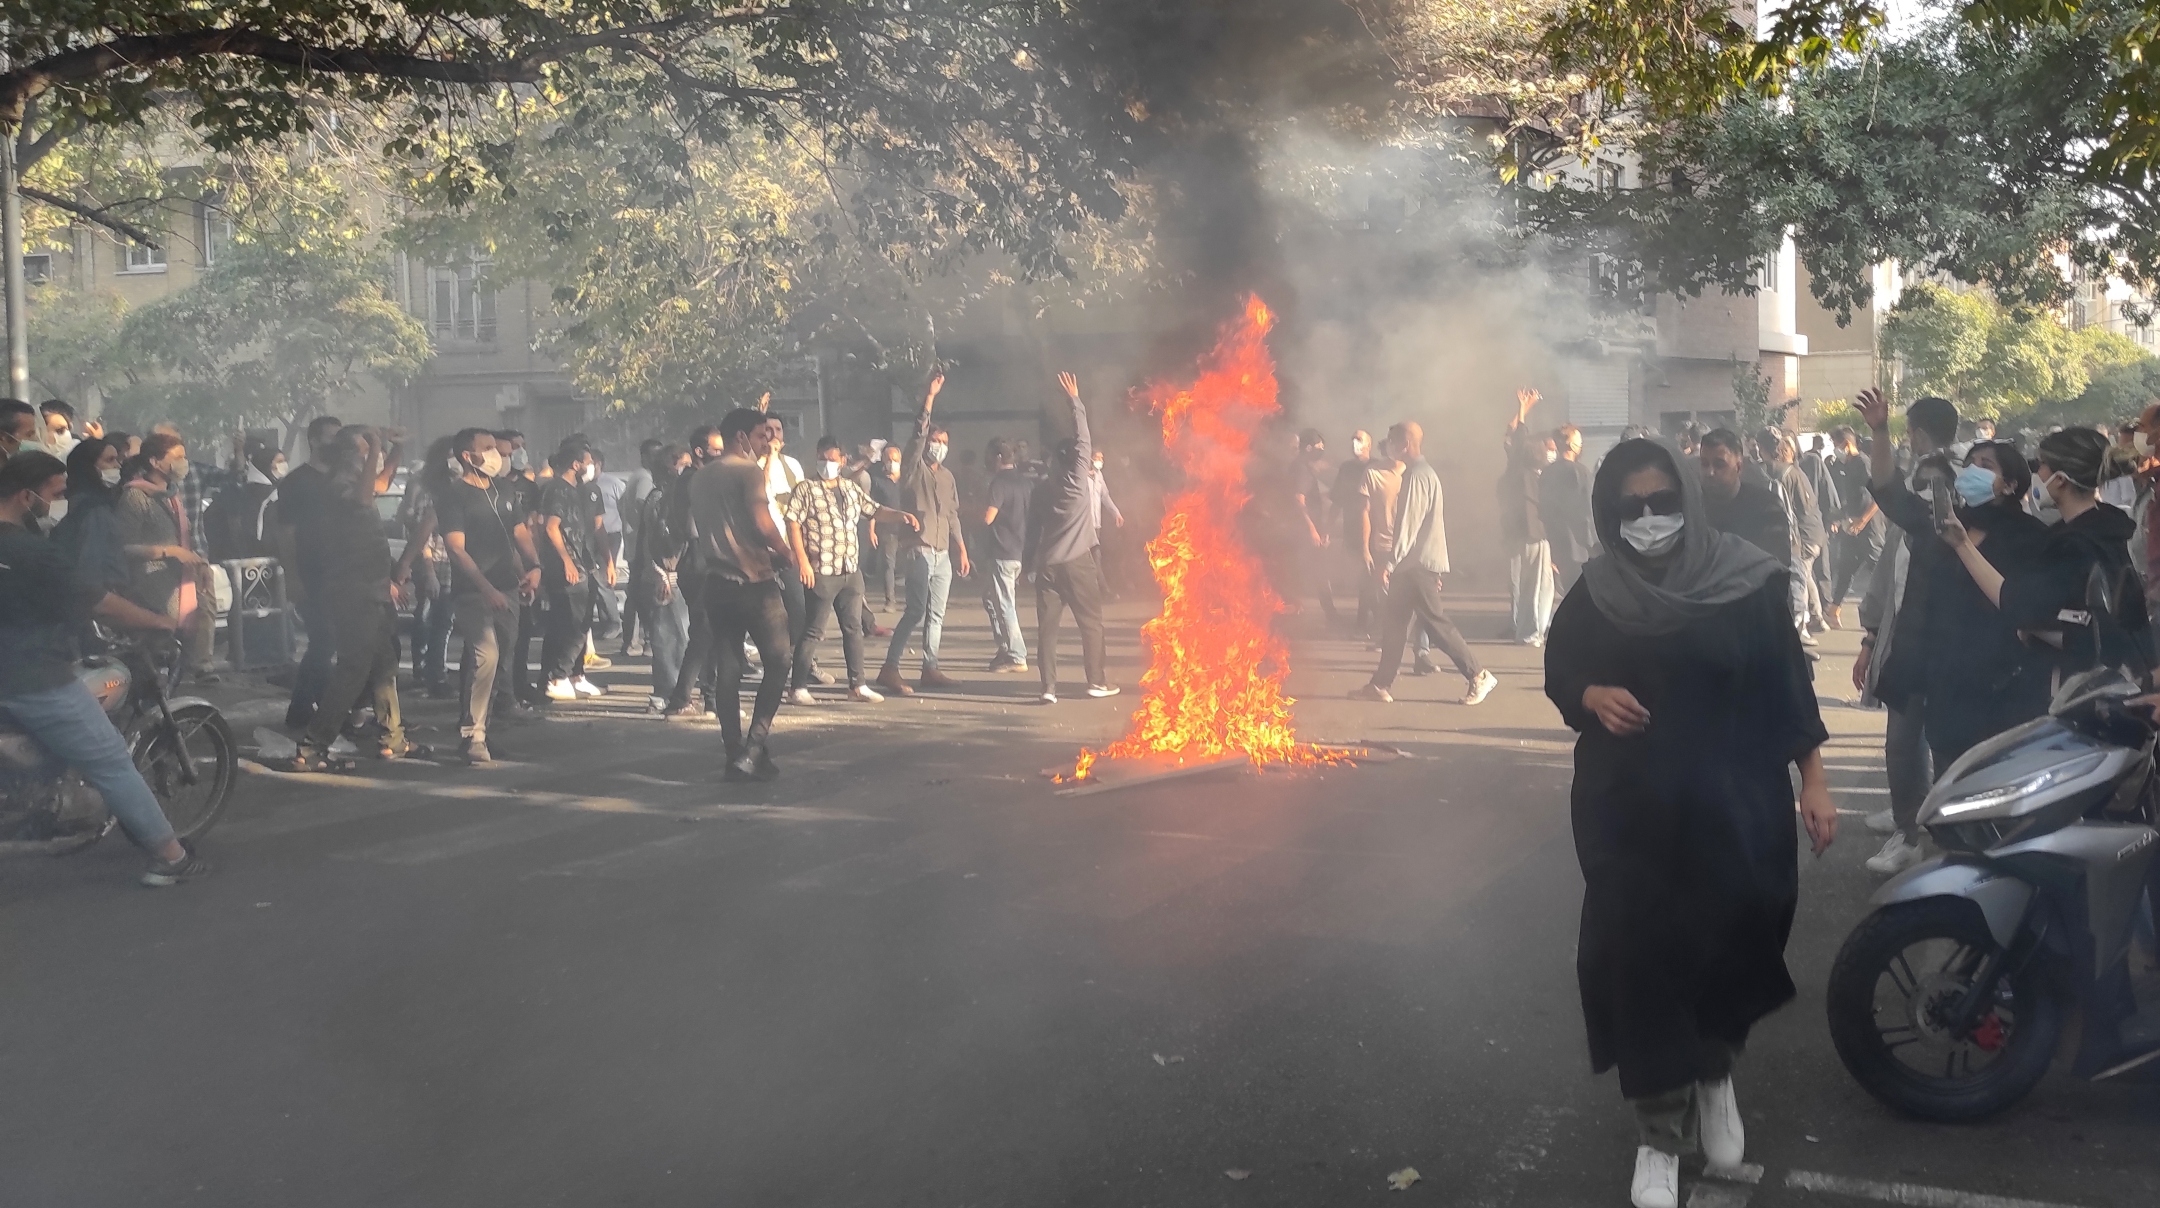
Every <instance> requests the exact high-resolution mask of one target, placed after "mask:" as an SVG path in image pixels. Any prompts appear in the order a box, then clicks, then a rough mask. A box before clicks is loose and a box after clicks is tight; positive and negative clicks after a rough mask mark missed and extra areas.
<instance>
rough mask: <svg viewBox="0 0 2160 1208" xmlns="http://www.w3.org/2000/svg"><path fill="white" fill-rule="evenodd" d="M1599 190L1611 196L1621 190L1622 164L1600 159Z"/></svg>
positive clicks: (1598, 167)
mask: <svg viewBox="0 0 2160 1208" xmlns="http://www.w3.org/2000/svg"><path fill="white" fill-rule="evenodd" d="M1597 190H1598V192H1600V193H1603V194H1606V195H1607V196H1610V195H1612V194H1614V193H1618V192H1619V191H1620V165H1619V164H1611V163H1606V162H1605V161H1603V160H1600V161H1598V165H1597Z"/></svg>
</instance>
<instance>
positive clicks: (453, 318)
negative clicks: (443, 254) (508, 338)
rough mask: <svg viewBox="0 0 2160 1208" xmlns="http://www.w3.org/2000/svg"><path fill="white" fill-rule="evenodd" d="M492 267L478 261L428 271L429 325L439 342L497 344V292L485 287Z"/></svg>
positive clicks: (483, 261)
mask: <svg viewBox="0 0 2160 1208" xmlns="http://www.w3.org/2000/svg"><path fill="white" fill-rule="evenodd" d="M490 267H492V266H491V265H489V264H488V262H487V261H485V260H474V261H467V262H466V263H464V264H458V265H450V266H446V267H436V268H431V269H429V270H428V285H429V288H428V315H429V319H428V322H429V327H430V328H431V329H432V330H433V331H434V333H435V338H436V339H437V340H442V341H457V342H461V343H467V344H492V343H494V342H495V291H494V290H493V289H489V288H486V287H485V278H486V276H487V272H488V269H489V268H490Z"/></svg>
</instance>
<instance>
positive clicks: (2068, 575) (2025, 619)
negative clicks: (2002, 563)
mask: <svg viewBox="0 0 2160 1208" xmlns="http://www.w3.org/2000/svg"><path fill="white" fill-rule="evenodd" d="M2136 531H2137V525H2136V524H2135V523H2134V522H2133V521H2132V520H2131V519H2130V517H2129V516H2128V515H2126V514H2124V512H2123V511H2122V509H2121V508H2118V507H2115V506H2113V505H2112V504H2105V503H2103V504H2098V505H2095V506H2094V507H2092V508H2089V509H2087V510H2086V511H2085V512H2084V513H2083V514H2082V515H2080V516H2079V517H2078V518H2077V519H2075V520H2069V521H2065V522H2063V523H2061V524H2057V525H2055V526H2053V527H2051V528H2049V529H2048V531H2047V540H2046V541H2045V543H2043V544H2042V546H2041V548H2040V551H2039V555H2038V557H2037V558H2036V559H2035V561H2034V563H2033V565H2032V566H2031V567H2030V568H2029V569H2027V570H2026V571H2025V572H2023V573H2021V574H2017V575H2011V574H2008V573H2005V574H2004V575H2003V589H2002V612H2003V616H2004V617H2005V618H2006V619H2007V620H2008V621H2009V622H2010V623H2011V624H2012V625H2014V626H2016V627H2017V628H2018V629H2020V630H2023V631H2026V632H2029V633H2033V634H2036V635H2055V636H2056V637H2057V638H2058V639H2059V640H2060V641H2061V643H2062V645H2061V647H2060V649H2059V651H2058V652H2057V655H2056V665H2057V667H2058V668H2059V669H2060V670H2061V671H2062V673H2063V674H2064V675H2072V674H2075V673H2077V672H2080V671H2087V670H2090V669H2092V668H2093V667H2097V666H2103V665H2104V666H2110V667H2116V666H2127V667H2129V668H2130V669H2131V670H2132V671H2134V672H2137V673H2138V674H2140V675H2142V674H2145V673H2148V672H2150V671H2151V670H2152V668H2153V635H2152V620H2151V618H2150V617H2149V616H2148V615H2147V614H2146V611H2145V584H2144V580H2143V578H2142V577H2140V576H2139V574H2138V572H2137V568H2136V567H2135V566H2133V565H2132V564H2131V561H2130V545H2129V542H2130V537H2131V534H2132V533H2134V532H2136ZM2096 566H2097V567H2099V568H2100V569H2101V571H2102V573H2103V574H2105V575H2106V576H2107V577H2108V578H2109V579H2110V580H2111V581H2112V582H2113V583H2114V584H2115V586H2116V592H2117V602H2116V613H2117V615H2116V617H2115V618H2105V617H2094V616H2091V615H2090V614H2089V613H2088V611H2087V608H2086V602H2087V601H2086V583H2087V580H2088V579H2089V577H2090V575H2091V572H2092V570H2093V568H2094V567H2096ZM2048 645H2049V646H2050V647H2053V645H2054V642H2053V641H2048Z"/></svg>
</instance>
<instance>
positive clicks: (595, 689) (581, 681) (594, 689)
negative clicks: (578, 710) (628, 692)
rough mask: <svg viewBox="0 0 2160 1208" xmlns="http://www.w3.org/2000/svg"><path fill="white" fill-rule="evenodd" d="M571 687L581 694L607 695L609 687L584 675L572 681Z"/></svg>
mask: <svg viewBox="0 0 2160 1208" xmlns="http://www.w3.org/2000/svg"><path fill="white" fill-rule="evenodd" d="M570 688H571V690H572V691H574V692H576V693H577V694H578V695H579V696H606V695H607V689H606V688H605V687H603V686H602V685H599V684H596V683H594V682H592V681H591V680H589V679H586V678H585V677H583V676H579V677H578V678H576V679H574V680H571V681H570Z"/></svg>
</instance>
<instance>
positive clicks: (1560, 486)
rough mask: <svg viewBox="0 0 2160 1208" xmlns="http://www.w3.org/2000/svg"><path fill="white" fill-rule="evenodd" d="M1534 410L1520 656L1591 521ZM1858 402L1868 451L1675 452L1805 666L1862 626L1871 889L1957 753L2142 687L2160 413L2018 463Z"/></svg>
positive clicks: (1541, 629) (1924, 407) (1728, 446)
mask: <svg viewBox="0 0 2160 1208" xmlns="http://www.w3.org/2000/svg"><path fill="white" fill-rule="evenodd" d="M1534 402H1535V396H1534V395H1529V394H1527V393H1526V395H1525V401H1524V405H1523V410H1522V412H1521V413H1520V415H1519V417H1518V420H1517V422H1516V424H1515V425H1514V427H1513V429H1512V430H1511V432H1510V436H1509V442H1508V468H1507V471H1506V473H1505V474H1504V475H1503V477H1502V480H1501V486H1500V495H1501V504H1502V517H1503V524H1504V526H1505V527H1506V530H1507V540H1508V543H1509V544H1508V546H1507V548H1508V550H1509V551H1510V554H1511V560H1512V561H1511V566H1512V569H1513V570H1514V571H1515V574H1514V576H1513V583H1512V587H1511V594H1512V598H1513V605H1514V607H1513V613H1512V616H1513V624H1514V635H1515V637H1516V638H1517V639H1518V640H1521V641H1525V642H1528V643H1531V644H1537V643H1539V642H1541V641H1542V640H1543V638H1544V636H1545V634H1546V632H1547V629H1548V627H1549V626H1550V624H1551V621H1552V617H1553V610H1554V606H1555V597H1556V596H1565V595H1566V594H1567V592H1568V590H1569V589H1570V587H1571V585H1572V583H1571V578H1572V574H1573V573H1574V572H1575V571H1576V570H1577V568H1579V567H1580V555H1581V552H1582V551H1583V550H1585V549H1586V548H1587V546H1586V544H1585V543H1586V541H1587V538H1588V536H1589V533H1588V528H1589V522H1590V508H1589V492H1588V486H1589V478H1590V474H1589V471H1588V469H1587V468H1584V467H1581V466H1579V465H1575V464H1574V463H1575V457H1574V455H1573V452H1572V450H1571V448H1570V446H1574V447H1575V448H1579V438H1578V437H1576V436H1575V434H1574V433H1573V432H1572V430H1570V429H1567V428H1562V429H1560V430H1559V431H1558V432H1551V431H1538V430H1532V429H1531V428H1529V427H1528V426H1527V424H1526V423H1525V422H1524V421H1526V420H1527V417H1528V415H1529V411H1530V406H1531V405H1532V404H1533V403H1534ZM1857 406H1858V409H1859V411H1860V414H1861V417H1862V419H1863V422H1864V425H1865V428H1866V432H1865V433H1864V434H1863V433H1861V432H1857V431H1855V430H1854V429H1853V428H1851V427H1838V428H1835V429H1833V430H1832V431H1831V432H1830V433H1828V435H1827V441H1825V438H1824V437H1823V436H1820V435H1817V436H1810V437H1807V438H1805V444H1806V446H1807V447H1803V443H1802V442H1803V438H1801V437H1799V436H1796V435H1795V434H1793V433H1791V432H1786V431H1781V430H1776V429H1771V430H1765V431H1762V432H1759V433H1747V434H1743V433H1739V432H1735V431H1733V430H1732V429H1729V428H1712V429H1708V430H1705V429H1703V428H1701V427H1699V426H1693V425H1691V426H1689V427H1687V428H1685V429H1683V430H1682V431H1681V432H1679V433H1677V434H1676V436H1675V438H1674V441H1673V443H1674V446H1675V448H1676V451H1677V452H1678V453H1679V454H1680V455H1681V457H1682V458H1683V459H1685V460H1687V461H1689V462H1691V463H1692V464H1693V466H1694V467H1695V468H1696V469H1697V470H1698V472H1699V478H1700V482H1701V486H1702V493H1703V503H1704V509H1705V513H1706V518H1707V519H1708V521H1709V523H1710V524H1711V525H1712V526H1714V527H1715V528H1716V529H1718V530H1719V531H1721V532H1725V533H1731V534H1733V535H1735V536H1738V537H1741V538H1743V539H1745V540H1746V541H1748V542H1749V543H1750V544H1752V545H1754V546H1756V547H1757V548H1759V549H1761V550H1762V551H1764V552H1765V553H1768V554H1770V555H1771V556H1772V557H1773V558H1775V559H1776V560H1777V561H1778V562H1779V563H1780V564H1781V565H1782V566H1784V567H1785V568H1786V570H1787V572H1788V574H1787V579H1786V582H1787V592H1788V606H1789V612H1790V615H1791V620H1792V623H1793V625H1794V626H1795V627H1796V628H1797V629H1798V630H1799V635H1800V641H1801V643H1802V644H1803V645H1804V646H1806V647H1809V648H1810V649H1809V650H1808V657H1809V658H1810V659H1814V658H1815V657H1816V652H1815V651H1814V649H1812V648H1813V647H1814V646H1815V645H1816V644H1817V638H1816V635H1818V634H1820V633H1822V632H1824V631H1825V630H1827V629H1836V628H1845V627H1847V626H1848V625H1851V624H1855V623H1856V624H1857V625H1858V627H1859V629H1860V630H1861V635H1862V636H1861V653H1860V658H1859V660H1858V662H1857V664H1856V665H1855V668H1854V672H1853V686H1854V689H1855V690H1856V691H1857V692H1858V693H1859V694H1860V698H1859V699H1860V701H1861V703H1863V704H1866V705H1868V706H1877V705H1879V706H1881V707H1882V708H1884V709H1885V710H1886V711H1887V725H1886V729H1885V735H1884V755H1885V763H1886V764H1887V768H1888V778H1889V798H1890V808H1889V809H1887V810H1882V811H1878V812H1876V813H1874V814H1872V815H1870V816H1869V818H1868V820H1867V821H1868V825H1869V827H1870V829H1872V830H1874V831H1875V832H1876V833H1878V834H1882V835H1885V836H1886V838H1885V841H1884V844H1883V847H1882V850H1881V851H1880V852H1878V853H1877V854H1876V855H1875V856H1873V857H1872V858H1870V859H1869V860H1868V867H1869V868H1870V869H1872V870H1873V871H1875V872H1878V873H1885V874H1887V873H1895V872H1898V871H1901V870H1903V869H1905V868H1908V867H1911V866H1912V865H1913V864H1916V863H1918V862H1919V861H1920V859H1921V858H1922V855H1923V850H1922V840H1923V835H1922V833H1921V831H1920V829H1919V827H1918V825H1917V821H1916V820H1917V816H1918V813H1919V809H1920V805H1921V803H1922V802H1923V800H1924V799H1925V798H1926V796H1927V791H1928V788H1929V786H1930V785H1931V784H1932V783H1933V781H1934V778H1935V776H1936V775H1937V774H1938V773H1940V772H1941V771H1943V770H1945V769H1947V768H1948V767H1949V766H1950V764H1951V763H1952V762H1954V761H1955V760H1956V759H1957V758H1958V757H1959V756H1961V755H1963V754H1964V753H1965V752H1966V751H1968V750H1970V749H1972V748H1973V747H1974V746H1975V745H1976V744H1978V743H1980V742H1982V741H1983V740H1985V739H1987V738H1989V737H1992V736H1993V735H1996V734H1999V733H2001V732H2003V731H2004V730H2007V729H2009V728H2011V727H2013V726H2016V725H2019V724H2021V723H2023V722H2026V721H2029V720H2031V719H2033V718H2035V717H2038V716H2040V715H2042V714H2043V713H2044V712H2045V711H2046V709H2047V704H2048V701H2049V699H2050V697H2051V696H2052V694H2053V690H2054V688H2055V687H2056V686H2057V685H2059V684H2060V683H2061V682H2062V680H2063V679H2064V678H2065V677H2066V676H2069V675H2073V674H2076V673H2078V672H2081V671H2084V670H2087V669H2089V668H2092V667H2095V666H2102V665H2105V666H2123V667H2128V668H2130V669H2131V670H2132V671H2133V672H2136V673H2140V674H2145V673H2149V672H2150V670H2151V668H2152V666H2153V662H2154V649H2153V637H2152V633H2151V628H2150V622H2149V613H2148V598H2147V592H2148V590H2149V589H2150V587H2151V585H2153V584H2156V583H2160V544H2156V542H2160V510H2156V509H2160V502H2156V495H2155V491H2154V485H2155V482H2156V481H2160V458H2156V456H2155V448H2154V442H2155V440H2156V439H2160V403H2156V404H2154V405H2153V406H2152V407H2148V408H2147V409H2146V411H2145V413H2144V414H2143V415H2141V416H2140V417H2139V418H2138V420H2137V421H2136V422H2135V423H2133V424H2126V425H2123V426H2122V427H2121V428H2120V429H2118V430H2116V431H2115V432H2113V433H2112V434H2111V433H2107V432H2102V431H2100V430H2098V429H2094V428H2083V427H2069V428H2062V429H2058V430H2056V431H2053V432H2050V433H2048V434H2046V435H2045V436H2040V437H2037V438H2033V439H2030V444H2031V447H2030V448H2027V447H2026V446H2025V444H2024V443H2021V442H2019V441H2017V440H2011V439H1998V437H1997V435H1996V430H1995V425H1994V424H1993V423H1992V422H1991V421H1988V420H1985V419H1983V420H1980V421H1978V422H1977V423H1973V424H1971V425H1969V426H1968V425H1966V424H1964V423H1962V422H1961V419H1960V416H1959V414H1958V410H1957V407H1956V405H1955V404H1953V403H1951V402H1950V401H1949V400H1947V399H1942V398H1923V399H1919V400H1917V401H1916V402H1914V403H1913V404H1912V405H1911V407H1910V408H1908V409H1907V411H1906V414H1905V421H1906V422H1905V436H1904V440H1903V442H1902V443H1900V442H1898V441H1897V440H1895V439H1893V437H1892V434H1891V431H1890V408H1889V405H1888V403H1887V402H1886V401H1885V400H1884V398H1883V397H1882V395H1881V394H1880V393H1879V392H1877V391H1866V392H1864V393H1863V394H1862V395H1861V397H1860V399H1859V400H1858V403H1857ZM1638 434H1639V433H1630V435H1638ZM1680 531H1681V524H1680V522H1679V517H1678V514H1677V511H1675V512H1674V513H1672V514H1670V515H1646V516H1644V517H1642V518H1640V519H1639V520H1638V521H1637V522H1636V523H1635V525H1634V526H1633V527H1631V528H1630V529H1629V531H1628V533H1627V537H1628V539H1629V540H1630V541H1631V542H1634V541H1638V539H1639V541H1640V542H1641V544H1639V545H1638V549H1639V550H1640V551H1641V552H1642V553H1644V554H1645V555H1646V556H1656V555H1657V554H1659V553H1660V552H1662V550H1661V549H1660V548H1659V544H1658V543H1659V542H1664V543H1667V544H1668V545H1669V544H1670V543H1672V542H1675V541H1677V540H1678V539H1679V536H1680ZM1645 547H1647V548H1645ZM2095 567H2098V568H2099V569H2100V570H2101V572H2102V577H2103V579H2104V580H2106V581H2109V582H2111V583H2113V584H2114V585H2115V588H2116V591H2115V593H2114V594H2115V597H2116V598H2117V599H2118V600H2119V606H2118V608H2117V611H2116V613H2115V615H2113V616H2095V615H2093V612H2092V610H2090V609H2088V608H2087V588H2088V581H2089V580H2090V579H2091V577H2092V571H2093V570H2094V568H2095ZM1856 597H1857V599H1858V608H1857V614H1856V615H1855V616H1850V617H1848V615H1847V612H1846V605H1847V604H1848V603H1849V602H1852V601H1853V600H1854V599H1855V598H1856Z"/></svg>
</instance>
